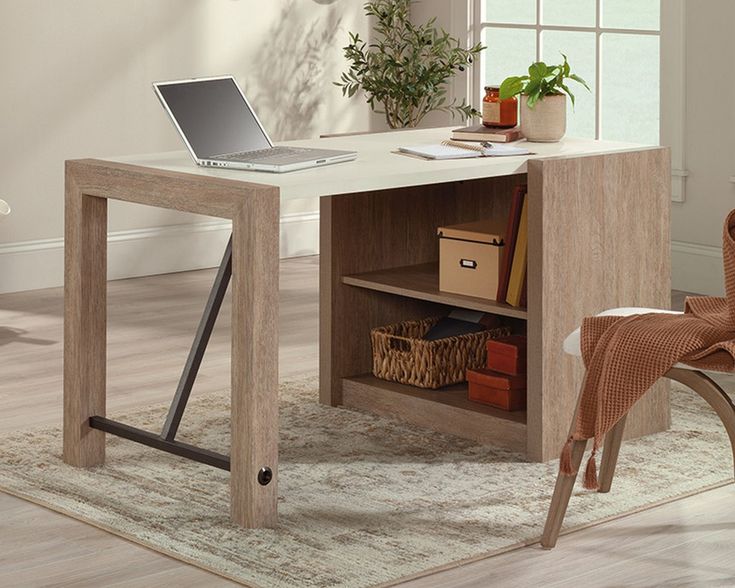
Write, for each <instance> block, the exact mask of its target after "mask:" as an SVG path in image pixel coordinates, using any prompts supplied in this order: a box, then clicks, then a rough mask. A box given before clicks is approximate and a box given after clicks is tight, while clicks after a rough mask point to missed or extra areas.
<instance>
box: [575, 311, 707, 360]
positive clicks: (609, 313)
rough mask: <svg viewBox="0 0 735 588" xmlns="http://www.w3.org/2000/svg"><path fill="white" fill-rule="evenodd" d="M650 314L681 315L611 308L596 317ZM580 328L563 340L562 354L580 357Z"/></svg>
mask: <svg viewBox="0 0 735 588" xmlns="http://www.w3.org/2000/svg"><path fill="white" fill-rule="evenodd" d="M652 312H658V313H661V314H683V313H681V312H676V311H673V310H661V309H659V308H611V309H610V310H606V311H604V312H601V313H600V314H598V315H597V316H630V315H631V314H649V313H652ZM581 331H582V329H581V327H580V328H578V329H576V330H575V331H574V332H573V333H571V334H570V335H569V336H568V337H567V338H566V339H564V353H568V354H569V355H574V356H576V357H582V334H581ZM674 367H677V368H682V369H685V370H694V369H695V368H693V367H691V366H688V365H685V364H683V363H677V364H676V365H675V366H674Z"/></svg>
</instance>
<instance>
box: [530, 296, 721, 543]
mask: <svg viewBox="0 0 735 588" xmlns="http://www.w3.org/2000/svg"><path fill="white" fill-rule="evenodd" d="M650 312H661V313H669V314H680V313H674V312H672V311H665V310H656V309H650V308H616V309H613V310H608V311H605V312H603V313H601V315H619V316H628V315H631V314H643V313H650ZM564 352H565V353H568V354H570V355H575V356H577V357H581V355H582V351H581V347H580V329H577V330H576V331H574V332H573V333H572V334H571V335H569V337H567V339H566V340H565V341H564ZM665 377H666V378H669V379H670V380H674V381H676V382H679V383H681V384H684V385H685V386H687V387H688V388H691V389H692V390H694V392H696V393H697V394H699V395H700V396H701V397H702V398H703V399H704V400H705V401H706V402H707V403H708V404H709V405H710V406H711V407H712V408H713V409H714V411H715V412H716V413H717V415H718V416H719V417H720V419H721V420H722V424H723V425H724V426H725V430H726V431H727V434H728V436H729V438H730V446H731V448H732V451H733V456H735V405H734V404H733V402H732V400H730V397H729V396H728V395H727V394H726V393H725V392H724V391H723V390H722V388H720V386H718V385H717V384H716V383H715V382H714V381H713V380H712V379H711V378H709V377H708V376H707V375H706V374H705V373H704V372H701V371H699V370H696V369H694V368H692V367H689V366H687V365H684V364H677V365H675V366H674V367H673V368H672V369H671V370H670V371H669V372H668V373H667V374H666V376H665ZM575 417H576V415H575ZM574 422H575V419H574V418H573V419H572V428H573V427H574ZM624 430H625V417H623V418H622V419H621V420H620V421H618V423H617V424H616V425H615V426H614V427H613V428H612V429H611V430H610V432H609V433H608V434H607V435H606V437H605V444H604V448H603V454H602V462H601V464H600V474H599V477H598V480H599V490H598V492H609V491H610V487H611V486H612V481H613V476H614V474H615V465H616V464H617V461H618V453H619V452H620V444H621V441H622V440H623V431H624ZM586 447H587V441H574V443H573V445H572V466H573V468H574V469H575V470H577V471H578V470H579V468H580V465H581V463H582V458H583V457H584V452H585V449H586ZM575 481H576V476H564V475H562V474H559V475H558V476H557V478H556V486H555V487H554V495H553V497H552V499H551V506H550V507H549V514H548V516H547V518H546V526H545V527H544V534H543V536H542V537H541V546H542V547H544V548H545V549H551V548H553V547H554V546H555V545H556V541H557V539H558V537H559V531H560V530H561V525H562V522H563V521H564V515H565V514H566V511H567V505H568V504H569V498H570V496H571V495H572V490H573V489H574V483H575Z"/></svg>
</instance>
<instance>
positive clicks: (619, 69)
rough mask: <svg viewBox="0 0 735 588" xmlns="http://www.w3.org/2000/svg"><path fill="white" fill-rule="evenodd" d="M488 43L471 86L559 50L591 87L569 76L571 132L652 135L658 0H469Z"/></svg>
mask: <svg viewBox="0 0 735 588" xmlns="http://www.w3.org/2000/svg"><path fill="white" fill-rule="evenodd" d="M474 4H475V7H474V20H475V22H476V23H478V24H477V26H476V27H474V34H475V37H476V42H482V43H483V44H484V45H486V46H487V50H486V51H484V52H483V57H482V63H481V67H478V68H474V69H475V77H474V79H473V84H474V88H473V94H474V95H475V96H481V95H482V94H484V93H483V92H482V91H481V90H482V88H483V87H484V86H485V85H499V84H500V83H501V82H502V81H503V80H504V79H505V78H506V77H507V76H509V75H520V74H521V73H522V72H523V73H525V71H526V69H527V68H528V66H529V65H530V64H531V62H533V61H537V60H542V61H545V62H547V63H559V62H560V61H561V59H562V57H561V55H560V53H561V52H563V53H565V54H566V55H567V56H568V57H569V62H570V63H571V65H572V70H573V71H574V72H575V73H577V74H578V75H580V76H582V77H583V78H584V79H585V80H586V81H587V83H588V84H589V86H590V88H591V89H592V93H589V92H587V90H585V89H584V88H582V87H581V86H579V85H578V84H575V83H574V82H572V83H571V84H570V89H571V90H572V91H573V92H574V94H575V96H576V97H577V105H576V107H575V109H574V112H572V107H571V104H569V105H568V108H569V111H570V112H569V116H568V119H567V133H568V135H570V136H577V137H590V138H598V139H607V140H611V141H630V142H634V143H648V144H658V143H659V101H660V99H659V78H660V76H659V69H660V65H659V53H660V51H659V41H660V0H475V1H474Z"/></svg>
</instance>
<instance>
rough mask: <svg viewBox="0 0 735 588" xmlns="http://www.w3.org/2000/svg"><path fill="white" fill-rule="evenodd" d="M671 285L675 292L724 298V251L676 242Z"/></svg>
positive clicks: (673, 253)
mask: <svg viewBox="0 0 735 588" xmlns="http://www.w3.org/2000/svg"><path fill="white" fill-rule="evenodd" d="M671 282H672V287H673V288H674V290H682V291H684V292H693V293H695V294H707V295H710V296H722V295H723V294H724V291H725V289H724V278H723V267H722V249H721V248H720V247H712V246H710V245H697V244H696V243H685V242H683V241H674V242H673V243H672V244H671Z"/></svg>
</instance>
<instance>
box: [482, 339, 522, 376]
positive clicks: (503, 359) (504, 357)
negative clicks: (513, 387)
mask: <svg viewBox="0 0 735 588" xmlns="http://www.w3.org/2000/svg"><path fill="white" fill-rule="evenodd" d="M526 348H527V340H526V336H525V335H510V336H509V337H502V338H500V339H495V340H493V341H488V342H487V367H488V368H489V369H491V370H494V371H496V372H500V373H501V374H508V375H510V376H517V375H518V374H525V373H526Z"/></svg>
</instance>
